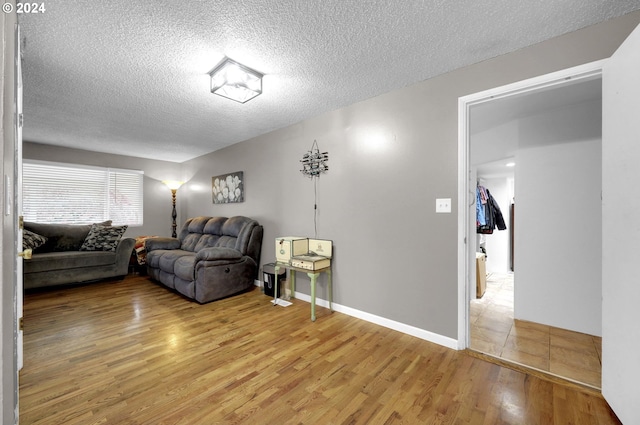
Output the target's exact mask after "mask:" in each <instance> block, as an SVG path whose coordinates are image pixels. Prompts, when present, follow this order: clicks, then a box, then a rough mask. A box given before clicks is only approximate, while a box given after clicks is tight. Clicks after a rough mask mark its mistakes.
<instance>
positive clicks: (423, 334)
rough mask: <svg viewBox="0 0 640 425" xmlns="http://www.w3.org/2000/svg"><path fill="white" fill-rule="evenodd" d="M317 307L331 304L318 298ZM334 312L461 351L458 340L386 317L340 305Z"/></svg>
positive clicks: (306, 297)
mask: <svg viewBox="0 0 640 425" xmlns="http://www.w3.org/2000/svg"><path fill="white" fill-rule="evenodd" d="M296 298H297V299H299V300H302V301H306V302H308V303H311V296H309V295H307V294H303V293H300V292H296ZM316 305H319V306H321V307H325V308H329V302H328V301H327V300H323V299H320V298H317V297H316ZM332 306H333V310H334V311H337V312H339V313H344V314H346V315H348V316H352V317H356V318H358V319H362V320H365V321H367V322H370V323H374V324H376V325H380V326H384V327H385V328H389V329H393V330H394V331H398V332H402V333H405V334H408V335H411V336H415V337H416V338H420V339H423V340H425V341H429V342H433V343H434V344H438V345H442V346H444V347H447V348H451V349H453V350H459V347H458V340H457V339H453V338H449V337H446V336H443V335H440V334H436V333H433V332H429V331H427V330H424V329H420V328H416V327H415V326H411V325H406V324H404V323H400V322H396V321H395V320H390V319H387V318H384V317H380V316H376V315H375V314H371V313H367V312H364V311H360V310H356V309H355V308H351V307H346V306H343V305H340V304H336V303H332Z"/></svg>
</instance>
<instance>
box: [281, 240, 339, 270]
mask: <svg viewBox="0 0 640 425" xmlns="http://www.w3.org/2000/svg"><path fill="white" fill-rule="evenodd" d="M332 254H333V242H332V241H328V240H324V239H308V246H307V252H306V253H305V254H304V255H294V256H293V257H291V265H292V266H293V267H299V268H301V269H305V270H320V269H324V268H325V267H329V266H330V265H331V255H332Z"/></svg>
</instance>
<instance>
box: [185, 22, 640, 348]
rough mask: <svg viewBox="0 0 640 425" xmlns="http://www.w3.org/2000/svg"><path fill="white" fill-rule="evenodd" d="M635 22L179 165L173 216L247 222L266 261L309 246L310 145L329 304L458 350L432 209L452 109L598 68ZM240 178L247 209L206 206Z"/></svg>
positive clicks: (449, 177) (446, 227)
mask: <svg viewBox="0 0 640 425" xmlns="http://www.w3.org/2000/svg"><path fill="white" fill-rule="evenodd" d="M638 22H640V13H633V14H629V15H626V16H624V17H622V18H619V19H616V20H615V21H609V22H605V23H603V24H600V25H596V26H593V27H589V28H586V29H584V30H580V31H576V32H573V33H570V34H567V35H565V36H562V37H558V38H556V39H553V40H550V41H547V42H544V43H540V44H538V45H535V46H533V47H530V48H527V49H522V50H519V51H517V52H514V53H511V54H508V55H505V56H501V57H498V58H495V59H492V60H488V61H485V62H482V63H480V64H476V65H473V66H469V67H466V68H463V69H461V70H458V71H455V72H451V73H448V74H445V75H443V76H440V77H436V78H433V79H431V80H428V81H424V82H422V83H418V84H415V85H412V86H409V87H406V88H403V89H400V90H396V91H393V92H391V93H388V94H385V95H382V96H378V97H376V98H373V99H369V100H366V101H363V102H360V103H357V104H354V105H351V106H348V107H346V108H342V109H339V110H336V111H332V112H329V113H326V114H323V115H320V116H317V117H314V118H312V119H309V120H306V121H303V122H301V123H298V124H296V125H293V126H290V127H288V128H284V129H281V130H278V131H275V132H273V133H270V134H267V135H264V136H261V137H257V138H255V139H252V140H248V141H246V142H243V143H239V144H237V145H234V146H232V147H230V148H227V149H223V150H220V151H217V152H214V153H211V154H209V155H205V156H203V157H200V158H197V159H195V160H192V161H188V162H185V163H184V164H183V165H184V167H185V168H184V172H185V176H188V177H189V178H190V180H189V183H188V187H187V188H185V190H183V191H182V193H183V196H186V197H187V202H186V204H184V205H183V207H184V209H183V214H184V215H185V216H192V215H201V214H216V215H217V214H220V215H226V216H231V215H235V214H245V215H249V216H252V217H255V218H257V219H258V220H260V221H261V222H262V223H263V224H264V225H265V238H264V244H263V251H262V255H263V257H262V258H263V263H264V262H269V261H271V259H273V258H274V246H273V241H274V238H275V237H277V236H283V235H303V236H307V235H309V236H311V235H313V232H314V227H313V184H312V182H311V181H310V180H308V179H306V178H304V177H303V176H302V175H301V174H300V172H299V171H298V170H299V168H300V163H299V160H300V158H301V157H302V155H303V153H304V152H305V151H307V150H308V149H309V148H310V147H311V144H312V143H313V140H314V139H315V140H317V141H318V144H319V146H320V149H321V150H323V151H328V152H329V155H330V160H329V166H330V171H329V173H328V174H326V175H323V176H322V177H321V178H320V180H319V184H318V198H319V202H318V204H319V222H318V227H319V232H318V236H319V237H322V238H328V239H333V240H334V244H335V261H334V300H335V302H337V303H339V304H342V305H344V306H348V307H351V308H354V309H357V310H361V311H364V312H367V313H371V314H374V315H378V316H381V317H384V318H387V319H390V320H394V321H398V322H401V323H404V324H407V325H411V326H415V327H417V328H420V329H425V330H428V331H430V332H433V333H436V334H439V335H442V336H445V337H450V338H457V318H458V313H457V295H458V293H457V244H458V242H459V241H458V234H457V217H456V215H455V214H436V213H435V206H434V204H435V199H436V198H440V197H446V198H452V200H453V202H454V205H452V211H456V210H457V205H455V202H456V201H455V200H456V194H457V175H458V174H457V173H458V171H457V159H458V152H457V136H458V134H457V132H458V111H457V106H458V105H457V100H458V97H460V96H464V95H468V94H472V93H475V92H479V91H483V90H487V89H490V88H493V87H498V86H502V85H505V84H509V83H512V82H516V81H520V80H523V79H527V78H531V77H534V76H538V75H542V74H546V73H549V72H553V71H557V70H561V69H564V68H568V67H572V66H576V65H580V64H583V63H587V62H591V61H594V60H598V59H603V58H606V57H608V56H609V55H611V53H612V52H613V51H615V49H616V48H617V46H619V45H620V43H621V42H622V40H624V38H625V37H626V36H627V35H628V34H629V33H630V32H631V30H632V29H633V28H634V27H635V26H636V25H637V24H638ZM239 170H241V171H244V172H245V183H246V202H244V203H243V204H237V205H224V206H214V205H213V204H212V201H211V193H210V186H211V177H212V176H214V175H218V174H223V173H227V172H232V171H239ZM300 281H301V282H300V285H299V286H298V289H299V290H301V291H303V292H306V293H308V282H306V281H303V280H302V279H300ZM305 283H306V286H305ZM319 295H320V296H321V297H322V296H323V293H322V292H320V293H319Z"/></svg>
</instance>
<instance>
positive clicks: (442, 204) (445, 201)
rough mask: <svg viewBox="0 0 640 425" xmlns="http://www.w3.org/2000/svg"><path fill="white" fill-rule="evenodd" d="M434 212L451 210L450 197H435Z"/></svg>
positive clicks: (448, 211)
mask: <svg viewBox="0 0 640 425" xmlns="http://www.w3.org/2000/svg"><path fill="white" fill-rule="evenodd" d="M436 212H437V213H450V212H451V198H438V199H436Z"/></svg>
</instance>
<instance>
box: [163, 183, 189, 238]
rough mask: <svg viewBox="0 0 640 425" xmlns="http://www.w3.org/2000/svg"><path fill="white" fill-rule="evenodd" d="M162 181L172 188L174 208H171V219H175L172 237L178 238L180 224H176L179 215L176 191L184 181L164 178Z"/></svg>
mask: <svg viewBox="0 0 640 425" xmlns="http://www.w3.org/2000/svg"><path fill="white" fill-rule="evenodd" d="M162 183H164V184H166V185H167V187H168V188H169V189H171V204H172V206H173V209H172V210H171V219H172V220H173V221H172V223H171V237H172V238H177V237H178V233H177V232H176V229H177V228H178V225H177V224H176V217H178V213H177V212H176V193H177V192H178V189H179V188H180V186H182V184H183V183H184V182H181V181H178V180H163V181H162Z"/></svg>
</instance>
